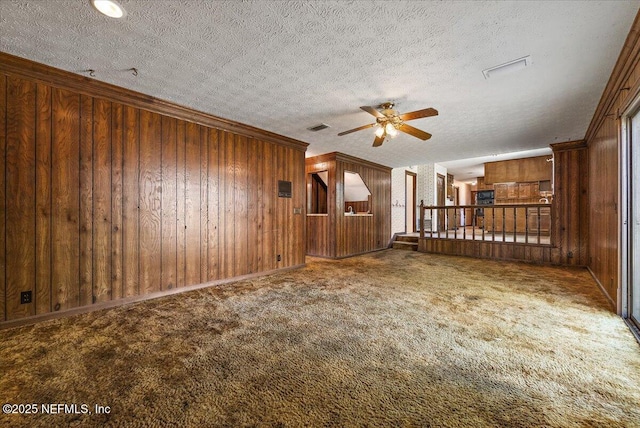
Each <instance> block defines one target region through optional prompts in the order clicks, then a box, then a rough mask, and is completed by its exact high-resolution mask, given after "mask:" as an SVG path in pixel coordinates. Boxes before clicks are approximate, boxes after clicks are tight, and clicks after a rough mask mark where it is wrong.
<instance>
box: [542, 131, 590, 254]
mask: <svg viewBox="0 0 640 428" xmlns="http://www.w3.org/2000/svg"><path fill="white" fill-rule="evenodd" d="M551 149H552V150H553V158H554V176H555V184H554V195H553V205H552V209H553V210H554V212H553V216H552V218H553V224H552V225H551V229H552V230H551V243H552V245H553V247H554V248H553V250H552V251H551V262H552V263H553V264H562V265H573V266H586V265H587V263H588V261H589V259H588V254H589V215H588V212H589V208H588V207H589V176H588V168H589V163H588V155H589V153H588V151H587V146H586V144H585V142H584V141H571V142H568V143H558V144H552V145H551Z"/></svg>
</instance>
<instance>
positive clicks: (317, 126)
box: [307, 123, 330, 132]
mask: <svg viewBox="0 0 640 428" xmlns="http://www.w3.org/2000/svg"><path fill="white" fill-rule="evenodd" d="M327 128H330V126H329V125H327V124H326V123H321V124H320V125H316V126H312V127H310V128H307V129H308V130H309V131H313V132H318V131H322V130H323V129H327Z"/></svg>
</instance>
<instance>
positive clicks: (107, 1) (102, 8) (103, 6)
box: [91, 0, 127, 18]
mask: <svg viewBox="0 0 640 428" xmlns="http://www.w3.org/2000/svg"><path fill="white" fill-rule="evenodd" d="M91 4H92V5H93V7H95V8H96V9H97V10H98V12H100V13H102V14H103V15H107V16H108V17H110V18H124V16H125V15H126V14H127V12H125V10H124V8H123V7H122V6H120V3H118V2H117V1H115V0H91Z"/></svg>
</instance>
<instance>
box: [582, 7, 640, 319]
mask: <svg viewBox="0 0 640 428" xmlns="http://www.w3.org/2000/svg"><path fill="white" fill-rule="evenodd" d="M638 96H640V12H639V13H638V14H637V15H636V18H635V21H634V23H633V25H632V27H631V30H630V31H629V34H628V36H627V39H626V40H625V42H624V45H623V47H622V50H621V52H620V55H619V57H618V60H617V62H616V64H615V65H614V67H613V70H612V72H611V76H610V77H609V81H608V82H607V86H606V88H605V90H604V92H603V94H602V96H601V98H600V101H599V103H598V106H597V108H596V111H595V114H594V115H593V117H592V119H591V123H590V124H589V128H588V129H587V132H586V136H585V140H586V142H587V145H588V170H587V171H586V173H587V174H588V177H589V195H590V197H589V204H588V218H589V226H588V227H589V229H588V235H589V254H588V265H589V268H590V269H591V272H592V273H593V275H594V277H595V278H596V280H597V281H598V282H599V283H600V285H601V286H602V288H603V290H604V291H605V293H606V294H607V296H608V297H609V299H610V301H611V302H612V303H613V305H614V306H616V307H617V309H618V310H620V311H621V310H622V309H623V308H622V307H621V302H620V301H619V297H620V295H619V291H620V293H621V292H622V289H623V288H624V286H625V284H621V283H620V278H619V275H618V271H619V267H620V260H619V254H620V248H619V238H620V230H619V222H620V212H619V200H618V198H619V184H620V180H621V177H620V166H619V154H620V147H621V135H622V120H621V116H622V115H623V114H624V113H625V112H626V110H627V109H628V108H629V107H630V106H631V104H632V103H633V102H634V100H635V99H636V98H637V97H638ZM622 179H623V180H626V177H623V178H622ZM621 208H624V207H621Z"/></svg>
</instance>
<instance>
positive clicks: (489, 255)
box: [418, 238, 552, 263]
mask: <svg viewBox="0 0 640 428" xmlns="http://www.w3.org/2000/svg"><path fill="white" fill-rule="evenodd" d="M418 251H421V252H425V253H436V254H447V255H452V256H467V257H475V258H482V259H497V260H518V261H526V262H533V263H551V251H552V248H551V247H549V246H532V245H521V244H513V243H499V242H479V241H466V240H453V239H432V238H421V239H420V240H419V241H418Z"/></svg>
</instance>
